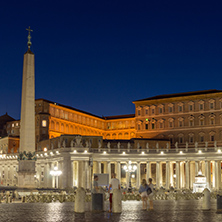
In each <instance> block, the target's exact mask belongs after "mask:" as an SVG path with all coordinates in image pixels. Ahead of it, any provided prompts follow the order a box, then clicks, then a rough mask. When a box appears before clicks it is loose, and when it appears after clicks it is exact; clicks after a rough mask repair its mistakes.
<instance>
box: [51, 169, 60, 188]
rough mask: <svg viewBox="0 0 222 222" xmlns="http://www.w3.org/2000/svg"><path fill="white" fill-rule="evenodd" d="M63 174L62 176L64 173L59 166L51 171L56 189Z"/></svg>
mask: <svg viewBox="0 0 222 222" xmlns="http://www.w3.org/2000/svg"><path fill="white" fill-rule="evenodd" d="M61 174H62V171H61V170H58V167H57V166H55V167H54V169H53V170H51V171H50V175H52V176H53V177H54V178H55V188H56V180H57V179H58V177H59V176H60V175H61Z"/></svg>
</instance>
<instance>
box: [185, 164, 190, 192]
mask: <svg viewBox="0 0 222 222" xmlns="http://www.w3.org/2000/svg"><path fill="white" fill-rule="evenodd" d="M185 164H186V165H185V168H186V169H185V170H186V181H185V182H186V189H190V161H189V160H186V162H185Z"/></svg>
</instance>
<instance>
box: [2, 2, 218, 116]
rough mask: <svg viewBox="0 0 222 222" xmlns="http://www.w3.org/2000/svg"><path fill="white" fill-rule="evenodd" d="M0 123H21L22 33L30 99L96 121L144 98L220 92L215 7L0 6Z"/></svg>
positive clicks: (174, 4)
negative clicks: (5, 118) (29, 55)
mask: <svg viewBox="0 0 222 222" xmlns="http://www.w3.org/2000/svg"><path fill="white" fill-rule="evenodd" d="M0 21H1V22H0V44H1V47H0V75H1V81H0V90H1V91H0V92H1V103H0V104H1V105H0V115H3V114H5V112H6V111H7V112H8V114H9V115H11V116H12V117H14V118H16V119H19V118H20V101H21V87H22V65H23V54H24V53H25V52H26V50H27V31H26V28H28V26H30V27H31V29H33V30H34V32H33V33H32V44H33V45H32V47H31V49H32V51H33V52H34V53H35V64H36V69H35V74H36V99H37V98H44V99H47V100H51V101H54V102H57V103H61V104H64V105H68V106H72V107H75V108H77V109H81V110H84V111H87V112H90V113H93V114H96V115H99V116H102V115H103V116H109V115H121V114H130V113H134V105H133V104H132V101H134V100H139V99H143V98H147V97H150V96H155V95H161V94H169V93H179V92H187V91H196V90H206V89H220V90H221V89H222V86H221V84H222V1H221V0H218V1H213V0H212V1H195V0H194V1H179V0H177V1H170V0H169V1H166V0H162V1H160V0H154V1H150V0H137V1H132V0H128V1H124V0H102V1H97V0H95V1H92V0H78V1H77V0H70V1H66V0H63V1H61V0H60V1H57V0H53V1H51V0H32V1H24V0H20V1H18V0H16V1H10V0H9V1H1V3H0Z"/></svg>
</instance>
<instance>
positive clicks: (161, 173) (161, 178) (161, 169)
mask: <svg viewBox="0 0 222 222" xmlns="http://www.w3.org/2000/svg"><path fill="white" fill-rule="evenodd" d="M159 183H160V187H162V186H163V163H162V162H160V182H159Z"/></svg>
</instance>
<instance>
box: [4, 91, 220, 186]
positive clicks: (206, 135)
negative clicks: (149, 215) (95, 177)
mask: <svg viewBox="0 0 222 222" xmlns="http://www.w3.org/2000/svg"><path fill="white" fill-rule="evenodd" d="M221 98H222V92H221V91H218V90H207V91H198V92H191V93H181V94H172V95H162V96H156V97H151V98H147V99H142V100H138V101H134V102H133V103H134V104H135V115H134V114H131V115H122V116H112V117H99V116H96V115H93V114H90V113H87V112H84V111H81V110H78V109H75V108H72V107H68V106H64V105H61V104H57V103H54V102H51V101H48V100H44V99H38V100H36V102H35V112H36V117H35V121H36V122H35V124H36V153H37V161H36V186H37V187H51V188H53V187H54V188H55V187H59V188H70V187H74V186H77V187H78V186H82V187H84V188H88V189H90V188H91V179H92V174H96V173H108V174H109V176H111V173H113V172H115V173H117V177H118V178H119V179H120V181H121V185H122V186H123V187H129V177H132V178H131V181H132V186H133V187H138V186H139V184H140V181H141V179H143V178H145V179H148V178H149V177H152V178H153V180H154V184H155V185H156V188H159V187H165V188H169V187H171V186H172V187H176V188H178V189H181V188H187V189H192V188H193V183H194V181H195V176H196V175H197V174H198V172H199V171H200V170H201V172H202V173H203V174H204V175H205V176H206V178H207V184H208V187H209V188H210V189H215V190H218V189H221V188H222V181H221V178H222V177H221V168H222V163H221V161H222V152H221V151H222V146H221V145H222V141H221V132H222V112H221V111H222V102H221V101H222V100H221ZM19 127H20V121H19V120H18V121H16V120H14V119H12V120H11V121H10V122H7V123H6V127H5V129H6V131H7V134H8V137H4V138H1V139H0V142H1V144H0V145H1V147H2V148H1V152H2V154H1V156H0V158H1V159H0V180H1V184H3V185H7V184H9V185H17V170H18V161H17V159H16V156H17V148H18V147H19V146H18V142H19V139H18V138H17V137H16V136H19ZM10 138H14V139H15V140H16V147H17V148H16V149H13V148H12V147H10V146H11V145H9V144H10V143H9V142H7V141H9V139H10ZM13 142H15V141H13ZM4 143H5V144H7V143H8V148H7V149H6V146H7V145H4ZM14 146H15V143H14ZM129 161H131V163H132V165H136V166H137V170H136V171H135V172H133V173H131V174H129V173H128V172H125V171H124V169H123V166H124V165H127V164H129ZM54 167H57V168H58V169H59V170H61V171H62V175H61V176H57V177H55V176H52V175H51V174H50V171H51V170H53V169H54Z"/></svg>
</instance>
